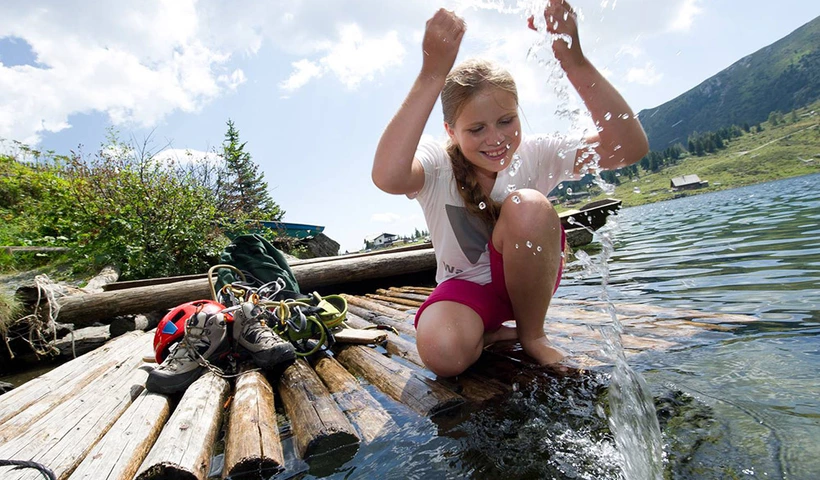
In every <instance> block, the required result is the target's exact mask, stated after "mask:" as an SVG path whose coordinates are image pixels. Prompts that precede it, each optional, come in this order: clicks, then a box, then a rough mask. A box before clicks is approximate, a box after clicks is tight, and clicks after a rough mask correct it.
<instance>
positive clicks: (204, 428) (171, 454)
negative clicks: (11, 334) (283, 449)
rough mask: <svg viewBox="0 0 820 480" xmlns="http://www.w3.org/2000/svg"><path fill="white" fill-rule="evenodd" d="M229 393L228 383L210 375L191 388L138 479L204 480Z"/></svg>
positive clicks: (207, 374)
mask: <svg viewBox="0 0 820 480" xmlns="http://www.w3.org/2000/svg"><path fill="white" fill-rule="evenodd" d="M228 390H229V386H228V382H227V380H225V379H224V378H220V377H218V376H217V375H215V374H213V373H211V372H208V373H206V374H205V375H203V376H201V377H199V379H197V381H195V382H194V383H193V384H192V385H191V386H190V387H188V390H187V391H186V392H185V394H184V395H183V396H182V399H181V400H180V401H179V405H177V408H176V410H174V413H173V415H171V418H170V419H169V420H168V423H167V424H166V425H165V428H163V429H162V432H161V433H160V434H159V438H157V442H156V443H155V444H154V446H153V447H152V448H151V451H150V452H148V456H147V457H146V458H145V460H144V461H143V462H142V465H140V468H139V473H138V475H137V477H136V478H137V479H138V480H147V479H166V478H174V479H197V480H205V479H206V478H207V477H208V471H209V469H210V465H211V451H212V449H213V444H214V442H215V440H216V435H217V433H218V431H219V426H220V424H221V423H222V409H223V405H224V403H225V400H226V399H227V397H228Z"/></svg>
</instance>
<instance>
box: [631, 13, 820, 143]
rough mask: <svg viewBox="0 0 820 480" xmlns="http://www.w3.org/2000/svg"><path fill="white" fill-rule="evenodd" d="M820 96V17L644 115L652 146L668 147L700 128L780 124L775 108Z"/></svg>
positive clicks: (790, 107)
mask: <svg viewBox="0 0 820 480" xmlns="http://www.w3.org/2000/svg"><path fill="white" fill-rule="evenodd" d="M818 99H820V17H818V18H815V19H814V20H812V21H810V22H809V23H807V24H805V25H803V26H802V27H800V28H798V29H797V30H795V31H794V32H792V33H791V34H789V35H788V36H786V37H784V38H782V39H780V40H778V41H777V42H775V43H773V44H771V45H769V46H767V47H764V48H762V49H760V50H758V51H757V52H755V53H753V54H751V55H748V56H746V57H744V58H742V59H740V60H739V61H737V62H735V63H734V64H733V65H731V66H730V67H728V68H726V69H725V70H723V71H721V72H719V73H718V74H716V75H714V76H713V77H711V78H709V79H707V80H705V81H704V82H703V83H701V84H700V85H698V86H696V87H695V88H693V89H691V90H689V91H688V92H686V93H684V94H682V95H680V96H678V97H677V98H675V99H673V100H670V101H669V102H666V103H664V104H662V105H660V106H658V107H655V108H651V109H647V110H643V111H641V112H640V113H639V116H640V119H641V123H642V124H643V126H644V129H645V130H646V133H647V135H648V136H649V142H650V146H651V147H652V148H653V149H655V150H662V149H664V148H666V147H667V146H669V145H671V144H673V143H675V142H680V141H683V140H684V139H686V138H687V137H689V136H690V135H692V134H693V132H695V131H696V130H701V131H704V130H706V131H716V130H718V129H720V128H721V127H724V126H728V125H732V124H743V123H744V122H746V123H749V124H755V123H758V122H763V121H765V120H767V119H769V120H770V122H769V123H770V124H771V125H772V126H777V124H778V121H775V122H771V118H770V116H769V115H770V113H771V112H778V111H780V112H788V111H791V110H795V109H798V108H802V107H805V106H806V105H809V104H811V103H812V102H814V101H816V100H818ZM777 120H779V121H781V122H782V119H780V118H779V119H777ZM792 123H794V122H792Z"/></svg>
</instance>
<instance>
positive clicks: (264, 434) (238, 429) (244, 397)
mask: <svg viewBox="0 0 820 480" xmlns="http://www.w3.org/2000/svg"><path fill="white" fill-rule="evenodd" d="M284 464H285V460H284V454H283V451H282V443H281V441H280V439H279V427H278V426H277V424H276V409H275V406H274V398H273V388H271V386H270V383H268V380H267V379H266V378H265V376H264V375H262V374H261V373H260V372H258V371H256V370H250V371H244V372H242V374H241V375H240V376H239V377H238V378H237V379H236V392H235V393H234V398H233V402H232V403H231V411H230V414H229V416H228V434H227V437H226V440H225V473H227V475H228V476H236V477H237V478H241V474H251V473H256V474H258V476H260V477H263V476H264V478H267V477H270V476H272V475H274V474H277V473H279V472H281V471H282V469H283V465H284Z"/></svg>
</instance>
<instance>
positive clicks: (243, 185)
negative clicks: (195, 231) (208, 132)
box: [219, 119, 285, 221]
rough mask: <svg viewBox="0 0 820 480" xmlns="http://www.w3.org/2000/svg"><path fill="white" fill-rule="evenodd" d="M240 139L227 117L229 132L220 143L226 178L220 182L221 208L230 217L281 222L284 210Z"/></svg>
mask: <svg viewBox="0 0 820 480" xmlns="http://www.w3.org/2000/svg"><path fill="white" fill-rule="evenodd" d="M245 145H246V144H245V143H244V142H243V143H240V141H239V131H238V130H237V129H236V127H235V126H234V123H233V121H232V120H230V119H229V120H228V131H227V133H225V140H224V141H223V142H222V154H221V157H222V159H223V160H224V161H225V170H226V178H223V179H222V180H221V181H220V202H219V203H220V207H221V208H222V211H223V212H225V213H226V214H227V215H229V216H233V217H237V216H241V217H244V218H251V219H254V220H270V221H280V220H282V217H283V216H284V215H285V212H284V211H283V210H282V209H281V208H279V205H277V204H276V202H274V201H273V199H272V198H271V196H270V194H269V193H268V182H266V181H265V174H264V173H261V172H259V165H257V164H255V163H254V162H253V160H252V159H251V154H250V153H248V152H246V151H245Z"/></svg>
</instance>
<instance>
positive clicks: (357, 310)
mask: <svg viewBox="0 0 820 480" xmlns="http://www.w3.org/2000/svg"><path fill="white" fill-rule="evenodd" d="M347 312H348V315H349V314H351V313H352V314H354V315H358V316H359V317H361V318H363V319H365V320H367V321H368V322H370V323H375V324H376V325H385V326H387V327H392V328H395V329H396V331H398V332H401V333H404V334H405V335H409V336H411V337H415V336H416V329H415V327H414V326H413V325H411V324H409V323H405V322H402V321H399V320H396V319H395V318H392V317H386V316H384V315H379V314H378V313H376V312H371V311H370V310H366V309H364V308H361V307H357V306H356V305H352V304H348V306H347Z"/></svg>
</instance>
